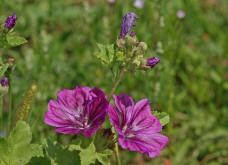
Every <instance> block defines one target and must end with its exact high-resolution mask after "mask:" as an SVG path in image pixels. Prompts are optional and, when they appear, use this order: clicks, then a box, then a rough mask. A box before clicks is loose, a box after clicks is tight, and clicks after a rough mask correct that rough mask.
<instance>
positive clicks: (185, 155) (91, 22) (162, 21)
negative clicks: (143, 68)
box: [0, 0, 228, 165]
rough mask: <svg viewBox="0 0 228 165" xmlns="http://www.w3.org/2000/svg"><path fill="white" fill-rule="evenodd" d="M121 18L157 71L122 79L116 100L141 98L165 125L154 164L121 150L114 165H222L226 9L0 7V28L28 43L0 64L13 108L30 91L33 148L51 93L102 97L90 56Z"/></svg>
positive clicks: (37, 2) (24, 3)
mask: <svg viewBox="0 0 228 165" xmlns="http://www.w3.org/2000/svg"><path fill="white" fill-rule="evenodd" d="M180 9H181V10H183V11H184V12H185V13H186V16H185V18H184V19H182V20H180V19H178V18H177V16H176V13H177V11H178V10H180ZM128 11H133V12H135V13H136V14H137V15H138V16H139V19H138V20H137V26H136V28H134V30H135V32H136V35H137V37H138V39H139V40H141V41H144V42H146V43H147V44H148V47H149V50H148V51H147V54H146V56H147V57H152V56H155V55H156V56H158V57H159V58H160V59H161V62H160V63H159V64H158V65H157V66H156V67H155V68H153V69H152V70H151V71H149V72H136V73H134V74H128V75H127V76H126V77H125V78H124V80H123V82H122V83H121V85H120V87H119V88H118V90H117V91H116V94H120V93H127V94H129V95H132V97H133V98H134V100H135V101H137V100H139V99H142V98H146V97H147V98H149V100H150V101H151V107H152V109H153V110H157V111H162V112H166V113H168V114H169V115H170V123H169V124H168V125H167V126H165V127H164V129H163V134H166V135H167V136H168V137H169V143H168V146H167V147H166V148H165V149H164V150H163V151H162V152H161V156H160V157H157V158H154V159H149V158H148V157H146V156H143V155H141V154H138V153H136V152H129V151H127V150H121V157H122V162H123V164H124V165H125V164H126V165H128V164H130V165H144V164H146V165H147V164H148V165H149V164H153V165H227V164H228V56H227V55H228V1H227V0H201V1H199V0H172V1H168V0H145V5H144V8H142V9H136V8H134V6H133V1H132V0H117V2H116V3H114V4H110V3H108V2H107V1H106V0H0V22H2V23H3V22H4V21H5V19H6V17H7V16H8V15H11V14H12V13H16V14H17V17H18V22H17V24H16V27H15V29H16V31H17V33H19V34H20V35H21V36H23V37H25V38H26V39H27V40H28V43H27V44H25V45H23V46H21V47H17V48H13V49H1V50H0V55H3V56H7V57H14V58H15V60H16V69H15V72H14V74H13V79H14V87H13V90H14V98H15V99H14V109H16V108H17V107H18V105H19V104H20V101H21V100H22V97H23V95H24V94H25V91H26V90H27V89H28V87H29V85H30V84H31V83H32V82H35V83H36V84H37V85H38V88H39V93H38V95H37V99H36V102H35V104H34V105H33V108H32V116H31V120H30V125H31V126H32V130H33V137H34V141H40V139H41V138H42V137H46V136H55V133H52V130H53V128H50V127H49V126H46V125H45V124H44V123H43V120H44V114H45V112H46V110H47V103H48V101H49V100H50V99H54V98H56V93H57V91H59V90H61V89H63V88H71V89H72V88H74V87H75V86H76V85H80V86H90V87H94V86H97V87H99V88H101V89H102V90H104V91H105V92H106V93H108V91H109V90H110V88H111V86H112V74H111V73H110V71H109V70H108V69H107V68H105V67H103V66H101V65H100V64H99V62H98V60H97V59H96V58H95V57H94V51H95V50H96V49H97V48H96V43H105V44H106V43H110V44H111V43H114V42H115V40H116V39H117V37H118V35H119V31H120V25H121V21H122V17H123V16H124V15H125V14H126V13H127V12H128ZM58 136H59V135H58ZM61 138H64V137H60V138H59V139H60V141H61ZM113 164H114V161H113Z"/></svg>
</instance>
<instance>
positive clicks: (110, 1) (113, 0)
mask: <svg viewBox="0 0 228 165" xmlns="http://www.w3.org/2000/svg"><path fill="white" fill-rule="evenodd" d="M107 1H108V2H109V3H115V2H116V0H107Z"/></svg>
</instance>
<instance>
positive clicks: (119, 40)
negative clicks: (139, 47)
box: [116, 38, 125, 49]
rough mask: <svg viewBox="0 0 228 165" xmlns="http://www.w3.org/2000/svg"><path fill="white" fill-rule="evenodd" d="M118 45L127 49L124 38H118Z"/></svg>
mask: <svg viewBox="0 0 228 165" xmlns="http://www.w3.org/2000/svg"><path fill="white" fill-rule="evenodd" d="M116 45H117V47H118V48H120V49H125V40H124V39H123V38H120V39H117V40H116Z"/></svg>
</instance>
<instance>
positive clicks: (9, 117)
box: [7, 68, 13, 136]
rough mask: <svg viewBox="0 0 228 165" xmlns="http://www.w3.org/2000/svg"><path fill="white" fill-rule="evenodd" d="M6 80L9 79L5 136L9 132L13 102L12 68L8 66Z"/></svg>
mask: <svg viewBox="0 0 228 165" xmlns="http://www.w3.org/2000/svg"><path fill="white" fill-rule="evenodd" d="M8 80H9V105H8V128H7V136H8V135H9V133H10V128H11V118H12V103H13V81H12V68H9V72H8Z"/></svg>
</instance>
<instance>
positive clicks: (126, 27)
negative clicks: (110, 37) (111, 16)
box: [120, 12, 139, 38]
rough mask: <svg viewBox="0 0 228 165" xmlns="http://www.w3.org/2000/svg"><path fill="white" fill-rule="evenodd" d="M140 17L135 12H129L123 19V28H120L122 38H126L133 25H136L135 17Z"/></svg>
mask: <svg viewBox="0 0 228 165" xmlns="http://www.w3.org/2000/svg"><path fill="white" fill-rule="evenodd" d="M138 18H139V17H138V16H137V15H136V14H135V13H133V12H128V13H127V14H126V15H125V16H124V18H123V21H122V24H121V30H120V38H124V37H125V36H126V35H127V34H128V33H129V32H130V30H131V28H132V27H133V26H136V24H135V19H138Z"/></svg>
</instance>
